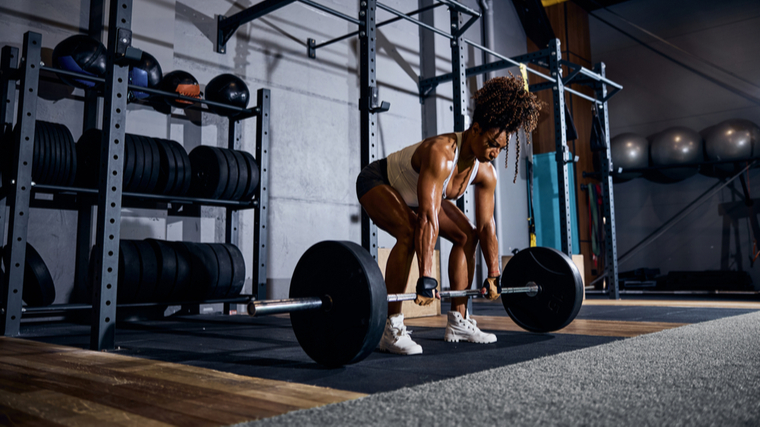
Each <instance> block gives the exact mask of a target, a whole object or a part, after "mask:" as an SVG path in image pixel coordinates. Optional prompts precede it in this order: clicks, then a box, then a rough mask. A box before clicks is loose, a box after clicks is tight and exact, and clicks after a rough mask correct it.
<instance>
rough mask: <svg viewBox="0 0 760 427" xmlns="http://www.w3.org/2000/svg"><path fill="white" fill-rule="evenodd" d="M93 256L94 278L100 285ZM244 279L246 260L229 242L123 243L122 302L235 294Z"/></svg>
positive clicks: (175, 300) (151, 240) (140, 241)
mask: <svg viewBox="0 0 760 427" xmlns="http://www.w3.org/2000/svg"><path fill="white" fill-rule="evenodd" d="M96 270H97V269H96V268H95V265H94V259H93V258H91V259H90V278H91V279H92V280H90V281H89V282H88V283H98V281H97V277H95V274H96V273H97V271H96ZM244 283H245V261H244V259H243V254H242V253H241V252H240V249H238V248H237V247H236V246H234V245H231V244H226V243H192V242H166V241H163V240H155V239H146V240H121V241H119V282H118V288H117V289H118V295H117V298H118V301H119V303H120V304H128V303H145V302H184V301H204V300H215V299H224V298H232V297H235V296H237V295H239V294H240V291H241V290H242V289H243V284H244Z"/></svg>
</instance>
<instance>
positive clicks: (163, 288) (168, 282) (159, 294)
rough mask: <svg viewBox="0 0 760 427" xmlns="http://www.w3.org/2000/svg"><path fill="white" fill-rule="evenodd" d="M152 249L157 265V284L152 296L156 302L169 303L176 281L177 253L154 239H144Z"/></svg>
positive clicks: (162, 242)
mask: <svg viewBox="0 0 760 427" xmlns="http://www.w3.org/2000/svg"><path fill="white" fill-rule="evenodd" d="M145 241H146V242H148V244H150V246H151V247H152V248H153V253H155V255H156V262H157V265H158V268H157V269H158V282H157V283H156V292H155V294H154V296H155V300H156V301H169V297H170V296H171V294H172V291H173V290H174V283H175V281H176V280H177V252H176V251H175V250H174V248H173V247H172V246H171V245H168V244H166V242H164V241H161V240H156V239H146V240H145Z"/></svg>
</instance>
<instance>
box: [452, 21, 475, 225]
mask: <svg viewBox="0 0 760 427" xmlns="http://www.w3.org/2000/svg"><path fill="white" fill-rule="evenodd" d="M449 14H450V19H451V34H452V35H454V36H455V37H454V38H453V39H451V41H450V43H451V73H452V77H453V81H452V98H453V100H454V132H464V131H465V128H466V123H465V120H466V116H467V97H466V96H465V93H466V90H467V88H466V86H465V84H466V83H467V80H466V77H465V68H466V67H465V62H464V37H462V35H461V34H459V30H460V28H462V24H463V23H462V14H461V13H460V12H458V11H456V10H455V9H454V8H450V9H449ZM467 193H468V191H465V195H464V197H462V198H460V199H459V200H457V206H458V207H459V209H460V210H462V211H463V212H464V213H465V214H466V215H469V213H470V212H469V206H466V204H467V203H468V194H467Z"/></svg>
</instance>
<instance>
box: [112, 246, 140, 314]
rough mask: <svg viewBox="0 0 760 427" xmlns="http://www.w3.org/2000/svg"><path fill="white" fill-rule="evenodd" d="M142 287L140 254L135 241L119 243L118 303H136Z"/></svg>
mask: <svg viewBox="0 0 760 427" xmlns="http://www.w3.org/2000/svg"><path fill="white" fill-rule="evenodd" d="M139 286H140V254H139V253H138V252H137V247H136V246H135V242H134V241H133V240H121V241H119V287H118V288H117V289H116V297H117V299H118V302H120V303H124V304H128V303H132V302H135V300H136V298H137V289H138V287H139Z"/></svg>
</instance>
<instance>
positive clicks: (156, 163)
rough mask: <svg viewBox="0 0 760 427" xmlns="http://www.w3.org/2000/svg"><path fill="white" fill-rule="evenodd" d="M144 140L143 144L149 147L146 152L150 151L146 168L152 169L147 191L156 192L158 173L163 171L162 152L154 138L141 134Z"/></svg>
mask: <svg viewBox="0 0 760 427" xmlns="http://www.w3.org/2000/svg"><path fill="white" fill-rule="evenodd" d="M140 138H141V139H142V140H143V144H145V147H147V149H146V152H149V153H150V155H149V156H148V162H147V163H146V165H147V166H146V168H147V170H148V171H150V175H149V177H150V178H149V180H148V185H147V186H146V187H145V192H146V193H154V192H155V190H156V183H157V182H158V175H159V174H160V172H161V154H160V152H159V150H158V144H157V143H156V141H155V140H154V139H153V138H149V137H147V136H140Z"/></svg>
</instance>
